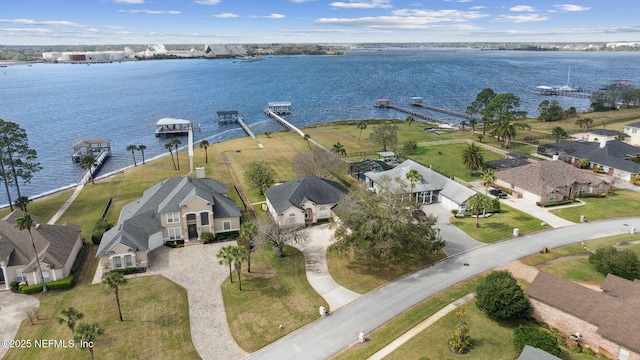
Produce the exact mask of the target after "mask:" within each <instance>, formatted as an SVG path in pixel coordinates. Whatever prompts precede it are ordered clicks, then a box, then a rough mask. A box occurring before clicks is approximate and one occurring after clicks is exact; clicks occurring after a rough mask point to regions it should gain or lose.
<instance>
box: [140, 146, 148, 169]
mask: <svg viewBox="0 0 640 360" xmlns="http://www.w3.org/2000/svg"><path fill="white" fill-rule="evenodd" d="M146 148H147V146H146V145H144V144H143V145H138V150H140V153H142V165H144V150H145V149H146Z"/></svg>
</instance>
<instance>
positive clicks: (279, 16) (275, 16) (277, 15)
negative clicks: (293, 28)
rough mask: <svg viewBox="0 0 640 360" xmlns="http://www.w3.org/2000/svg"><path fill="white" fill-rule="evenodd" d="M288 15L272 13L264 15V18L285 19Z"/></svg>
mask: <svg viewBox="0 0 640 360" xmlns="http://www.w3.org/2000/svg"><path fill="white" fill-rule="evenodd" d="M285 17H286V16H284V15H282V14H271V15H267V16H263V18H265V19H283V18H285Z"/></svg>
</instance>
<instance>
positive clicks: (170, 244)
mask: <svg viewBox="0 0 640 360" xmlns="http://www.w3.org/2000/svg"><path fill="white" fill-rule="evenodd" d="M164 245H165V246H168V247H170V248H179V247H183V246H184V239H179V240H169V241H165V242H164Z"/></svg>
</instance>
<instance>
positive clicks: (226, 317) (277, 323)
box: [0, 45, 640, 360]
mask: <svg viewBox="0 0 640 360" xmlns="http://www.w3.org/2000/svg"><path fill="white" fill-rule="evenodd" d="M225 49H226V50H228V51H229V56H231V54H235V53H236V52H239V51H240V50H242V51H240V53H241V55H242V56H246V55H247V52H246V51H244V49H243V48H241V47H232V48H231V47H221V46H209V45H207V46H206V47H205V48H204V51H203V53H207V54H209V53H211V52H220V51H223V50H225ZM152 50H153V51H156V52H160V53H162V54H164V55H167V54H166V51H165V52H163V50H165V49H164V48H162V47H154V48H153V49H152V48H151V47H150V48H149V49H147V52H150V51H152ZM87 54H89V53H87ZM77 55H78V54H75V55H74V54H71V55H69V54H66V53H64V52H61V53H60V54H57V53H48V54H47V55H46V56H47V59H50V60H51V61H55V59H67V58H68V59H75V58H74V56H77ZM89 55H91V54H89ZM65 56H66V58H65ZM69 56H71V57H69ZM210 56H213V55H210ZM78 59H79V58H78ZM118 59H119V58H118ZM78 61H79V60H78ZM180 61H183V60H180ZM69 66H71V65H69ZM551 90H554V89H548V88H546V87H543V88H541V89H540V94H536V95H535V96H539V97H541V98H543V99H544V100H543V101H542V102H541V103H540V106H539V109H540V115H539V116H538V117H532V115H530V114H527V113H526V112H525V111H523V110H521V109H520V98H519V97H518V96H516V95H514V94H512V93H497V92H495V91H494V90H493V89H491V88H485V89H483V90H482V91H480V92H479V93H478V94H477V95H476V97H475V98H470V99H468V104H469V105H468V107H467V108H466V109H457V111H456V110H453V109H445V108H442V107H436V106H432V105H429V104H425V103H424V102H423V99H422V98H420V97H416V96H413V95H415V94H409V95H410V96H406V99H404V100H403V101H397V102H392V101H391V100H389V99H387V98H380V99H378V100H375V99H372V101H371V107H372V108H373V107H374V105H375V106H376V107H377V109H376V111H379V114H384V115H380V119H375V120H374V119H365V120H343V121H338V122H330V123H326V124H315V125H313V126H305V127H300V128H298V127H297V126H295V125H293V123H294V121H293V120H294V119H295V116H294V115H292V113H293V114H295V111H296V110H295V109H296V108H295V107H292V106H291V103H289V102H278V103H277V104H279V105H278V106H279V107H278V109H279V110H277V111H276V110H274V109H275V108H269V106H267V108H265V111H264V112H265V113H266V114H267V116H268V117H269V119H268V120H265V122H273V123H274V124H276V125H277V126H279V127H280V129H281V131H264V132H260V133H257V134H254V133H253V130H252V129H255V127H253V128H252V127H250V126H246V124H245V123H244V122H243V118H242V117H241V116H239V115H238V112H237V111H231V110H225V111H220V112H218V115H219V116H220V118H219V120H218V121H220V123H221V124H219V125H220V126H224V127H225V129H227V130H230V131H231V130H234V131H235V130H237V131H238V132H240V131H242V134H243V136H241V137H238V138H232V139H228V140H225V141H218V142H213V141H211V142H210V141H209V140H208V139H207V138H199V139H197V138H196V137H197V136H198V134H199V131H201V129H199V128H198V127H197V126H195V125H194V124H193V123H192V122H190V121H187V120H181V119H173V118H163V119H161V124H160V125H161V127H162V129H165V130H166V129H171V130H175V127H172V126H174V125H176V124H179V125H180V126H181V127H180V128H179V129H178V130H180V131H179V134H169V133H162V134H160V135H158V134H156V135H157V138H156V137H153V134H151V136H150V137H149V138H150V139H152V140H153V141H160V142H162V146H163V149H164V150H166V153H163V154H162V155H161V156H157V157H154V158H153V159H149V158H147V159H145V152H144V151H145V150H146V149H148V147H147V145H141V144H130V145H128V146H127V145H125V146H121V149H116V147H115V145H113V146H112V145H111V144H110V145H109V148H108V150H106V148H103V147H100V148H98V149H97V150H95V151H94V150H91V149H89V150H88V151H84V152H81V153H78V154H79V155H78V158H77V159H75V160H77V163H78V165H77V166H78V167H79V169H82V170H81V171H82V173H84V174H85V175H84V176H83V177H82V178H81V179H80V180H79V181H78V184H77V185H75V184H74V186H72V187H70V188H69V189H67V190H63V191H56V192H53V193H51V194H48V195H47V196H43V197H40V198H30V197H29V196H27V195H25V194H24V189H23V191H22V192H21V190H20V185H22V184H24V183H28V182H29V181H30V180H31V178H32V177H33V178H36V177H37V176H38V171H40V170H41V164H40V163H39V162H38V158H37V154H36V152H35V150H33V149H32V148H31V147H30V145H29V142H28V138H27V133H26V131H25V130H24V129H22V128H21V127H20V125H18V124H17V123H14V122H11V121H8V120H0V134H1V135H0V145H1V148H2V152H0V170H2V172H1V173H0V175H1V176H2V181H3V183H4V184H5V185H6V193H7V196H9V197H11V196H12V195H13V194H18V196H17V197H16V196H14V198H12V201H10V202H9V204H8V206H7V208H4V209H0V215H1V218H0V268H1V272H0V323H1V324H2V327H3V329H0V334H1V335H2V336H5V337H6V339H5V338H3V340H2V344H3V349H0V357H2V356H4V358H6V359H25V358H38V359H40V358H42V359H48V358H65V357H68V358H73V359H75V358H86V357H87V356H91V358H93V357H94V355H95V358H103V357H104V358H131V359H155V358H167V359H199V358H203V359H244V358H251V359H276V358H277V359H326V358H332V359H366V358H372V359H381V358H383V357H385V356H391V358H403V359H404V358H424V359H427V358H428V359H462V358H468V359H518V358H519V359H578V360H584V359H621V360H640V335H639V334H640V317H639V315H638V305H640V259H639V255H640V236H639V235H638V234H637V232H638V231H640V218H639V216H640V133H638V131H637V130H638V129H640V122H639V121H640V111H639V108H638V106H637V105H638V104H639V103H640V99H639V98H638V96H639V95H638V94H639V93H638V90H637V87H635V86H633V85H628V84H624V85H620V84H613V85H608V86H607V87H605V88H604V89H601V90H600V91H599V92H594V93H593V94H587V93H583V94H582V96H583V97H586V96H591V98H590V101H591V102H592V106H591V108H590V109H588V110H585V111H576V109H575V108H568V109H564V108H563V107H562V106H561V105H560V104H559V102H558V101H557V100H550V99H552V98H553V99H556V98H562V97H563V96H576V93H580V91H579V90H577V89H571V90H567V89H564V90H563V89H555V90H554V91H551ZM605 95H606V96H605ZM551 96H553V97H551ZM270 104H276V103H270ZM425 109H430V110H429V111H434V113H432V112H429V114H428V115H427V113H426V112H425V111H426V110H425ZM434 109H435V110H434ZM460 110H462V111H460ZM435 112H439V113H447V114H449V116H452V117H455V118H456V120H455V121H453V120H451V118H447V119H448V120H445V119H441V118H438V117H437V116H436V115H433V114H435ZM158 129H160V128H158ZM245 133H246V136H244V134H245ZM150 141H151V140H150ZM90 143H91V142H90V141H89V142H88V143H87V144H89V145H87V146H91V145H90ZM100 143H101V144H106V143H107V141H106V140H101V141H100ZM180 145H183V146H180ZM76 150H79V149H74V153H75V151H76ZM85 150H86V149H85ZM147 151H148V152H149V150H147ZM103 152H105V155H104V158H105V159H104V160H100V161H98V160H97V156H99V154H102V153H103ZM107 152H108V154H106V153H107ZM116 153H119V154H120V155H122V157H121V158H126V159H127V160H126V161H129V162H130V164H129V165H128V166H127V167H126V168H124V169H122V170H121V171H117V172H114V173H111V174H108V176H101V174H100V167H101V166H102V164H103V161H104V162H108V161H112V160H111V159H110V157H115V156H117V155H115V154H116ZM181 165H182V168H181ZM10 312H11V313H12V314H19V315H17V316H11V317H9V315H8V314H9V313H10ZM11 339H13V340H11ZM43 339H52V341H53V342H51V343H47V347H44V346H43V345H42V344H43V343H42V340H43ZM5 344H7V346H5ZM86 344H90V346H89V345H86Z"/></svg>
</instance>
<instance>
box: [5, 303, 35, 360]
mask: <svg viewBox="0 0 640 360" xmlns="http://www.w3.org/2000/svg"><path fill="white" fill-rule="evenodd" d="M39 305H40V302H39V301H38V299H36V298H35V297H33V296H31V295H24V294H14V293H12V292H10V291H0V341H1V340H11V339H14V338H15V336H16V332H18V327H20V323H22V320H24V319H26V318H27V314H26V311H27V310H30V309H33V308H34V307H36V306H39ZM7 350H9V349H8V348H7V347H5V346H0V358H2V357H3V356H4V354H5V353H6V352H7Z"/></svg>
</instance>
